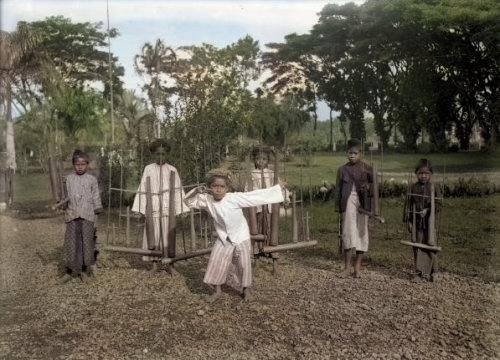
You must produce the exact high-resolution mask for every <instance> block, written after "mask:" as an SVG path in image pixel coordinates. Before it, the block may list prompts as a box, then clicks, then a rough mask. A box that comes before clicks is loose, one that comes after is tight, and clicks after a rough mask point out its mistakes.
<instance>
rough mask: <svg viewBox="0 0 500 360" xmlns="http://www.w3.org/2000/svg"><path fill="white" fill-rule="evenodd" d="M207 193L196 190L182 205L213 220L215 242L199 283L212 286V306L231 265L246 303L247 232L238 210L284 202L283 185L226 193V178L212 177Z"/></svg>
mask: <svg viewBox="0 0 500 360" xmlns="http://www.w3.org/2000/svg"><path fill="white" fill-rule="evenodd" d="M207 185H208V189H207V188H205V187H204V186H200V187H196V188H194V189H193V190H191V191H190V192H189V193H188V194H187V195H186V204H187V205H188V206H189V207H192V208H196V209H205V210H207V211H208V213H210V215H211V216H212V218H213V220H214V225H215V230H216V231H217V235H218V239H217V240H216V242H215V244H214V246H213V248H212V252H211V254H210V259H209V261H208V266H207V271H206V273H205V277H204V279H203V281H204V282H205V283H207V284H209V285H212V286H214V288H215V292H214V294H213V295H212V296H211V297H210V298H209V299H208V301H209V302H213V301H215V300H216V299H218V298H219V297H220V296H221V294H222V292H221V286H222V285H223V284H225V283H226V280H227V278H228V275H229V269H230V266H231V265H234V266H235V268H236V275H237V278H238V279H237V281H238V282H239V285H240V287H241V294H242V298H243V299H248V288H249V286H250V285H251V283H252V264H251V246H250V231H249V228H248V224H247V221H246V219H245V217H244V215H243V212H242V208H247V207H252V206H259V205H265V204H273V203H280V202H283V200H284V195H283V190H284V187H283V185H275V186H272V187H270V188H268V189H259V190H254V191H250V192H244V193H241V192H235V193H232V192H228V191H229V187H230V184H229V178H228V177H227V175H224V174H213V175H211V176H210V178H209V180H208V183H207Z"/></svg>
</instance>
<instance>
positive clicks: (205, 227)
mask: <svg viewBox="0 0 500 360" xmlns="http://www.w3.org/2000/svg"><path fill="white" fill-rule="evenodd" d="M203 230H204V231H203V240H204V244H205V249H206V248H208V231H209V229H208V220H207V219H205V221H204V225H203Z"/></svg>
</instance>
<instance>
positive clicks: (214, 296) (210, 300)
mask: <svg viewBox="0 0 500 360" xmlns="http://www.w3.org/2000/svg"><path fill="white" fill-rule="evenodd" d="M220 296H221V293H219V292H214V293H213V294H212V295H209V296H207V297H206V298H205V301H206V302H207V303H209V304H212V303H214V302H216V301H217V300H218V299H219V298H220Z"/></svg>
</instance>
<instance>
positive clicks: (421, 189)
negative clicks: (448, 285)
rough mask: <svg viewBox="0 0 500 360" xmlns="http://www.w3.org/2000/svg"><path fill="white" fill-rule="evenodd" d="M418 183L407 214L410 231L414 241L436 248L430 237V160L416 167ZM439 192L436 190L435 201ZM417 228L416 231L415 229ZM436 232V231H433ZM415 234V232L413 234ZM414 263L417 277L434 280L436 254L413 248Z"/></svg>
mask: <svg viewBox="0 0 500 360" xmlns="http://www.w3.org/2000/svg"><path fill="white" fill-rule="evenodd" d="M415 174H416V175H417V182H416V183H414V184H412V185H411V187H410V194H409V196H408V205H407V212H406V214H405V218H406V222H407V225H408V230H409V232H410V233H412V241H415V242H418V243H423V244H426V245H431V246H435V245H436V244H435V243H431V242H432V240H431V239H430V237H429V230H431V229H429V218H430V213H431V188H432V187H433V186H432V174H433V169H432V165H431V163H430V161H429V160H427V159H421V160H420V161H419V162H418V164H417V166H416V167H415ZM436 193H437V191H436V189H434V195H435V197H434V198H435V199H436V198H437V197H438V196H437V194H436ZM438 205H439V201H438V200H435V211H436V213H437V212H438V211H439V207H438ZM435 223H437V222H435ZM413 227H415V229H413ZM432 230H433V231H435V229H432ZM413 232H415V233H414V234H413ZM413 261H414V265H415V272H416V274H415V275H416V276H421V277H422V278H424V279H427V280H434V277H435V275H436V272H437V256H436V252H434V251H431V250H426V249H420V248H416V247H414V248H413Z"/></svg>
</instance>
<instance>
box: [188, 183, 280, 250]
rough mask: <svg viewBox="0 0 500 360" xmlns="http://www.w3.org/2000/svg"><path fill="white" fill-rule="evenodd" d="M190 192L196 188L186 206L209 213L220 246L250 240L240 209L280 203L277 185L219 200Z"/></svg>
mask: <svg viewBox="0 0 500 360" xmlns="http://www.w3.org/2000/svg"><path fill="white" fill-rule="evenodd" d="M194 191H196V189H193V190H191V191H190V192H189V193H188V194H187V195H186V201H185V202H186V205H187V206H189V207H192V208H196V209H205V210H207V211H208V212H209V213H210V215H211V216H212V218H213V219H214V224H215V230H216V231H217V235H219V239H220V241H222V243H223V244H224V245H225V244H227V243H228V241H229V242H231V243H232V244H240V243H242V242H243V241H245V240H249V239H250V230H249V229H248V224H247V220H246V218H245V216H244V215H243V211H242V210H241V209H242V208H246V207H252V206H259V205H264V204H274V203H280V202H283V201H284V197H283V190H282V188H281V186H279V185H275V186H273V187H270V188H268V189H259V190H254V191H249V192H244V193H243V192H235V193H227V194H226V196H224V197H223V198H222V199H221V200H220V201H215V200H214V198H213V196H212V195H208V194H196V195H192V194H193V192H194Z"/></svg>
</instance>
